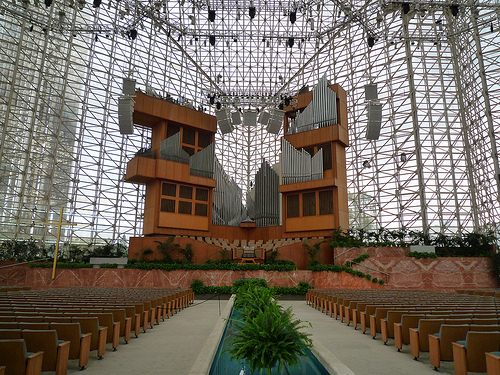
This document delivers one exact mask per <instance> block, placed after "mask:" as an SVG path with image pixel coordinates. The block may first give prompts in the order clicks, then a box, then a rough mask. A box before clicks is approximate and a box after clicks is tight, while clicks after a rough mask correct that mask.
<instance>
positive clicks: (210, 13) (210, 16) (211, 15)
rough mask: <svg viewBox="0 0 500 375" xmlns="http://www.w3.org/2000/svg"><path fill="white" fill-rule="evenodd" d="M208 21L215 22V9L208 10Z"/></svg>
mask: <svg viewBox="0 0 500 375" xmlns="http://www.w3.org/2000/svg"><path fill="white" fill-rule="evenodd" d="M208 20H209V21H210V22H214V21H215V9H210V8H208Z"/></svg>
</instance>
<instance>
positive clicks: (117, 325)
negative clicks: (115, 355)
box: [111, 322, 120, 350]
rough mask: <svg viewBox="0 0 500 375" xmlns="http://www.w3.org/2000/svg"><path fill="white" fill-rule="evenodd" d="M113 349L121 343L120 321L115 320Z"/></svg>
mask: <svg viewBox="0 0 500 375" xmlns="http://www.w3.org/2000/svg"><path fill="white" fill-rule="evenodd" d="M111 344H112V346H113V350H116V348H117V347H118V345H120V322H113V340H112V343H111Z"/></svg>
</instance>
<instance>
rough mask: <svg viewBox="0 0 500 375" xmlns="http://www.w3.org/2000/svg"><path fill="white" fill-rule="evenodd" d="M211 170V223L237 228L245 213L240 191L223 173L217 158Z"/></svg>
mask: <svg viewBox="0 0 500 375" xmlns="http://www.w3.org/2000/svg"><path fill="white" fill-rule="evenodd" d="M213 168H214V179H215V181H216V187H215V189H214V190H213V195H212V223H213V224H216V225H231V226H238V225H240V223H241V221H242V220H243V219H244V217H243V216H244V213H245V210H244V208H243V205H242V192H241V189H240V188H239V186H238V185H237V184H236V182H234V181H233V180H232V179H231V178H230V177H229V176H228V175H227V174H226V172H224V169H223V168H222V166H221V165H220V163H219V161H218V160H217V158H215V159H214V163H213Z"/></svg>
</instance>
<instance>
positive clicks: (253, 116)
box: [243, 111, 257, 126]
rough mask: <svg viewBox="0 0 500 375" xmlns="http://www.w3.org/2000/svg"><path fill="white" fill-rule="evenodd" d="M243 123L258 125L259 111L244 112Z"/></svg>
mask: <svg viewBox="0 0 500 375" xmlns="http://www.w3.org/2000/svg"><path fill="white" fill-rule="evenodd" d="M243 125H244V126H257V111H245V112H243Z"/></svg>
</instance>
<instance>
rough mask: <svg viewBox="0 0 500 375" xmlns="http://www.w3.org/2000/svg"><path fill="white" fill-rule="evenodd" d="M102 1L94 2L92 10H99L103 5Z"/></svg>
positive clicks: (95, 0) (96, 0)
mask: <svg viewBox="0 0 500 375" xmlns="http://www.w3.org/2000/svg"><path fill="white" fill-rule="evenodd" d="M101 2H102V0H94V3H93V4H92V8H99V6H100V5H101Z"/></svg>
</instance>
